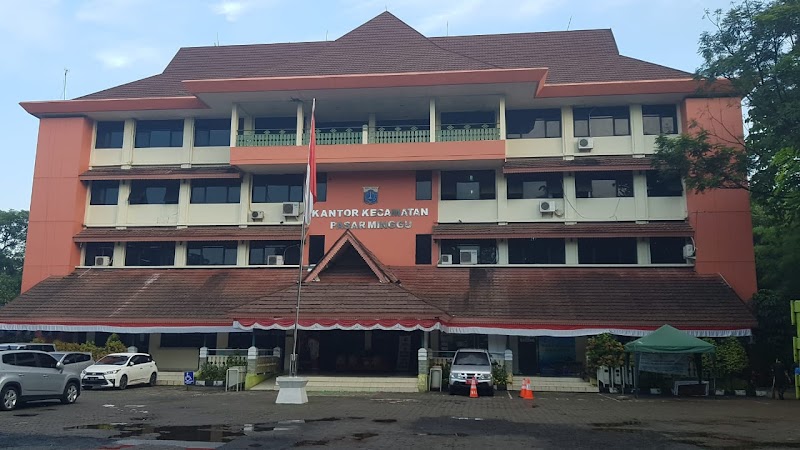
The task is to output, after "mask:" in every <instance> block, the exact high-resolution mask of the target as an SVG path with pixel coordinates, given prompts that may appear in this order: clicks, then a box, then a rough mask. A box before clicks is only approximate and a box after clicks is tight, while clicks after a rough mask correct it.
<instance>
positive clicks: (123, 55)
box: [94, 44, 160, 69]
mask: <svg viewBox="0 0 800 450" xmlns="http://www.w3.org/2000/svg"><path fill="white" fill-rule="evenodd" d="M159 56H160V53H159V51H158V50H157V49H155V48H153V47H147V46H138V45H135V44H123V45H120V46H119V47H117V48H113V49H104V50H100V51H98V52H97V53H95V55H94V57H95V59H97V60H98V61H100V62H101V63H102V64H103V66H105V67H106V68H107V69H122V68H126V67H130V66H132V65H134V64H142V63H150V62H153V61H157V60H158V59H159Z"/></svg>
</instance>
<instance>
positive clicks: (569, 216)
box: [0, 13, 756, 375]
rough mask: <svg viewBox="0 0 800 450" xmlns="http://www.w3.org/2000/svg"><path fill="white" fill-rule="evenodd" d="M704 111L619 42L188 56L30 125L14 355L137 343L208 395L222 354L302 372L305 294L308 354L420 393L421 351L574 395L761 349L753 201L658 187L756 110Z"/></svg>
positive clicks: (54, 108)
mask: <svg viewBox="0 0 800 450" xmlns="http://www.w3.org/2000/svg"><path fill="white" fill-rule="evenodd" d="M588 42H592V43H593V44H594V45H593V46H592V47H591V49H590V48H588V47H587V46H586V45H584V44H585V43H588ZM365 48H371V49H373V51H369V52H365V51H364V49H365ZM508 48H515V49H517V50H515V51H514V52H508V51H504V49H508ZM544 50H549V51H544ZM512 54H513V56H512ZM571 60H586V61H591V62H592V64H591V66H592V67H593V68H594V69H593V70H591V71H581V72H580V73H577V72H576V71H575V69H574V67H572V66H570V65H568V64H565V63H564V61H571ZM699 87H700V84H698V83H697V82H695V81H694V80H693V79H692V76H691V74H688V73H684V72H681V71H678V70H674V69H668V68H665V67H662V66H657V65H654V64H650V63H647V62H644V61H639V60H635V59H632V58H628V57H625V56H622V55H620V54H619V53H618V51H617V48H616V43H615V42H614V38H613V36H612V35H611V33H610V31H608V30H587V31H574V32H555V33H524V34H519V35H497V36H460V37H459V36H456V37H438V38H437V37H434V38H429V37H425V36H423V35H421V34H419V33H418V32H416V31H415V30H413V29H412V28H410V27H409V26H408V25H406V24H405V23H403V22H401V21H400V20H399V19H397V18H396V17H394V16H392V15H391V14H389V13H384V14H381V15H380V16H378V17H376V18H375V19H373V20H371V21H369V22H367V23H365V24H364V25H362V26H360V27H358V28H356V29H355V30H353V31H351V32H350V33H348V34H346V35H344V36H342V37H341V38H339V39H337V40H335V41H331V42H312V43H303V44H265V45H253V46H234V47H224V46H223V47H207V48H185V49H181V50H180V51H179V52H178V54H177V55H176V56H175V58H174V59H173V61H172V62H171V63H170V64H169V65H168V67H167V68H166V69H165V71H164V72H163V73H162V74H158V75H156V76H154V77H150V78H147V79H144V80H139V81H134V82H132V83H129V84H126V85H122V86H118V87H114V88H111V89H107V90H105V91H101V92H98V93H94V94H91V95H88V96H85V97H81V98H78V99H74V100H67V101H52V102H26V103H23V104H22V106H23V107H24V108H25V109H26V110H27V111H28V112H30V113H31V114H33V115H35V116H36V117H38V118H39V119H40V131H39V140H38V144H37V149H36V152H37V153H36V166H35V172H34V184H33V193H32V198H31V213H30V214H31V215H30V228H29V234H28V243H27V245H28V247H27V248H28V252H27V255H26V259H25V266H24V274H23V294H22V295H21V297H20V298H19V299H17V300H15V301H14V302H12V303H10V304H9V305H8V306H6V307H4V308H3V309H2V310H0V328H2V329H4V330H6V331H10V332H14V331H16V332H46V333H61V337H62V338H63V337H64V336H68V338H69V337H71V338H74V339H75V340H81V339H100V337H101V336H102V335H103V334H104V333H111V332H116V333H121V334H122V336H123V337H124V339H126V340H127V341H126V342H128V343H130V344H131V345H137V346H139V347H140V348H145V349H148V350H149V351H150V352H151V353H152V354H153V355H154V357H155V358H156V360H157V361H158V363H159V366H160V367H161V366H163V367H165V368H167V369H170V370H187V369H192V368H193V367H194V366H193V364H194V365H195V366H196V358H195V359H194V360H193V359H192V357H191V355H193V354H195V353H196V351H197V348H198V347H200V346H206V347H217V348H245V347H248V346H249V345H250V344H254V345H258V346H262V347H267V346H268V347H270V348H272V347H275V346H278V347H283V348H284V350H285V351H287V349H288V348H289V347H290V343H291V339H292V333H291V329H292V328H293V326H294V300H293V298H295V297H296V288H297V280H298V273H300V274H302V283H303V284H302V292H303V293H302V294H301V304H302V305H303V306H301V313H300V321H299V328H300V329H301V330H303V333H308V335H306V336H304V335H303V334H302V333H301V335H300V339H301V340H302V339H304V338H307V337H308V336H316V337H317V338H319V337H320V336H322V337H323V338H324V339H322V342H323V348H322V354H323V356H322V357H321V359H320V361H313V364H315V365H321V366H322V367H321V368H322V370H326V371H332V372H345V371H356V372H358V371H366V370H369V369H368V368H366V367H364V366H362V365H358V364H356V365H355V366H353V365H352V364H350V361H351V360H352V356H353V355H354V354H360V355H362V356H363V355H366V354H369V355H371V356H370V357H371V358H372V359H371V360H370V361H372V366H371V367H372V368H373V369H374V370H379V371H382V372H393V371H401V372H402V371H404V370H413V367H414V366H415V364H416V361H415V360H414V358H413V356H412V357H410V358H411V360H410V361H401V360H402V359H403V358H404V357H406V356H403V355H404V354H405V353H404V352H403V348H404V346H406V347H408V346H409V345H410V346H411V348H419V347H428V348H432V349H433V350H434V351H436V352H449V351H453V350H455V349H457V348H461V347H465V346H479V347H484V348H488V349H489V350H490V351H492V352H494V353H503V352H505V350H511V352H513V353H514V355H515V357H514V371H515V372H517V373H524V374H544V375H577V374H580V373H581V371H582V370H583V363H584V362H585V358H584V356H583V355H584V349H585V343H586V338H587V337H589V336H592V335H596V334H599V333H603V332H611V333H614V334H617V335H619V336H623V337H635V336H641V335H643V334H646V333H647V332H649V331H651V330H654V329H656V328H658V327H659V326H661V325H663V324H670V325H673V326H676V327H677V328H680V329H684V330H686V331H688V332H690V333H692V334H694V335H697V336H710V337H723V336H746V335H749V334H750V330H751V328H752V327H753V326H754V325H755V323H754V319H753V317H752V315H751V314H750V312H749V310H748V308H747V306H746V303H747V302H748V301H749V299H750V297H751V296H752V295H753V294H754V293H755V291H756V281H755V262H754V255H753V242H752V225H751V221H750V209H749V198H748V195H747V192H745V191H738V190H718V191H712V192H706V193H704V194H695V193H692V192H687V191H686V189H685V188H684V186H683V184H682V182H681V180H674V179H667V178H666V177H664V176H662V175H660V174H659V173H658V172H657V171H655V170H653V168H652V167H651V158H652V155H653V154H654V152H655V151H656V146H655V138H656V137H657V136H658V135H662V134H666V135H677V134H679V133H691V132H694V131H695V130H693V129H690V124H693V123H697V124H698V125H699V126H701V127H704V128H706V129H708V130H710V131H712V134H713V133H716V135H717V136H719V137H720V138H721V139H724V138H730V137H733V138H738V137H741V135H742V116H741V105H740V100H739V99H735V98H725V97H722V98H720V97H718V96H717V97H715V98H710V97H709V98H702V97H698V96H697V89H698V88H699ZM312 99H315V100H316V103H317V109H316V123H317V147H316V148H317V163H318V169H317V170H318V172H319V174H320V177H319V179H318V185H317V188H318V191H319V198H318V199H317V202H316V203H315V205H314V211H313V214H312V217H313V218H312V221H311V225H310V227H309V229H308V233H307V236H306V237H305V242H304V245H303V246H302V248H304V250H305V251H304V252H303V254H302V255H301V254H300V248H301V245H300V241H301V227H300V223H301V220H302V216H303V206H304V205H303V203H302V192H303V180H304V179H305V175H304V170H305V165H306V159H307V154H308V153H307V152H308V126H309V123H310V117H309V116H310V114H311V102H312ZM726 133H727V134H726ZM301 266H302V269H301V270H299V269H300V267H301ZM323 333H327V334H323ZM48 336H50V335H49V334H48ZM406 350H407V349H406ZM412 353H413V352H412ZM373 356H374V357H373ZM406 358H407V357H406ZM302 363H303V355H302V352H301V366H302ZM306 363H307V364H312V362H309V361H307V360H306ZM309 367H310V366H309ZM194 368H196V367H194Z"/></svg>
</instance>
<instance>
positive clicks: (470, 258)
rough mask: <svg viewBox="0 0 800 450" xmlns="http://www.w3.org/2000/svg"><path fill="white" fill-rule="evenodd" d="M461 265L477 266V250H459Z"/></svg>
mask: <svg viewBox="0 0 800 450" xmlns="http://www.w3.org/2000/svg"><path fill="white" fill-rule="evenodd" d="M458 256H459V259H460V261H461V264H466V265H472V264H478V251H477V250H472V249H470V250H460V251H459V252H458Z"/></svg>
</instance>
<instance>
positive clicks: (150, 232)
mask: <svg viewBox="0 0 800 450" xmlns="http://www.w3.org/2000/svg"><path fill="white" fill-rule="evenodd" d="M73 240H74V241H75V242H133V241H139V242H170V241H265V240H297V241H299V240H300V228H299V227H296V226H287V225H285V226H281V225H251V226H248V227H245V228H242V227H238V226H231V225H228V226H193V227H188V228H175V227H130V228H124V229H117V228H109V227H102V228H84V229H83V230H81V232H80V233H78V234H76V235H75V237H74V238H73Z"/></svg>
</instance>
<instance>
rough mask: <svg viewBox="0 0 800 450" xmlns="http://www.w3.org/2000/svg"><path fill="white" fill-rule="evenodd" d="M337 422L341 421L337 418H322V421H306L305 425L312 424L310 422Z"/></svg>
mask: <svg viewBox="0 0 800 450" xmlns="http://www.w3.org/2000/svg"><path fill="white" fill-rule="evenodd" d="M339 420H342V419H340V418H338V417H324V418H322V419H306V421H305V422H306V423H312V422H336V421H339Z"/></svg>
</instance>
